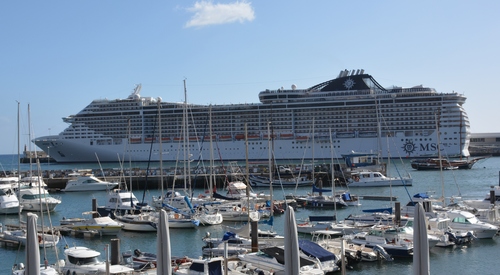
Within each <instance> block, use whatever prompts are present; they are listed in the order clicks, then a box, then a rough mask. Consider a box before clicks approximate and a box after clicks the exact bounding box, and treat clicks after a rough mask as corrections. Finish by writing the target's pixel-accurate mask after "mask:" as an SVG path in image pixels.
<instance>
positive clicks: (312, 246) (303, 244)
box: [299, 240, 337, 262]
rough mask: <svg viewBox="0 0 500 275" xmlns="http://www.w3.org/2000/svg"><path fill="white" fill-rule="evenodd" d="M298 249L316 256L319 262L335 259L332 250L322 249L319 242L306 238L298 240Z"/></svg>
mask: <svg viewBox="0 0 500 275" xmlns="http://www.w3.org/2000/svg"><path fill="white" fill-rule="evenodd" d="M299 249H300V250H301V251H302V252H304V254H306V255H307V256H312V257H315V258H318V260H320V261H321V262H324V261H331V260H336V259H337V257H336V256H335V254H333V253H332V252H330V251H328V250H326V249H324V248H323V247H321V246H320V245H319V244H317V243H315V242H311V241H308V240H299Z"/></svg>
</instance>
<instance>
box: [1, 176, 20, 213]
mask: <svg viewBox="0 0 500 275" xmlns="http://www.w3.org/2000/svg"><path fill="white" fill-rule="evenodd" d="M22 209H23V205H22V204H20V203H19V200H18V198H17V196H16V194H15V192H14V190H13V189H12V185H11V184H10V183H3V184H0V214H18V213H19V212H21V211H22Z"/></svg>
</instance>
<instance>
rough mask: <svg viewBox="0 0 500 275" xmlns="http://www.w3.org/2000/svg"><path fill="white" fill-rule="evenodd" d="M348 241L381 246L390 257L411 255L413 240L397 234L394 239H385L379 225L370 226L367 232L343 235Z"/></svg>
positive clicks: (372, 246)
mask: <svg viewBox="0 0 500 275" xmlns="http://www.w3.org/2000/svg"><path fill="white" fill-rule="evenodd" d="M345 237H346V238H347V240H348V242H349V243H353V244H357V245H364V246H366V247H370V248H374V247H376V246H381V247H382V248H384V250H385V251H387V253H389V255H391V256H392V257H412V256H413V242H412V241H411V240H408V239H403V238H401V237H399V236H398V235H397V234H396V235H395V236H394V239H390V240H388V239H386V234H385V230H384V229H383V228H380V227H374V228H371V229H370V230H369V231H368V232H366V231H363V232H359V233H356V234H354V235H346V236H345Z"/></svg>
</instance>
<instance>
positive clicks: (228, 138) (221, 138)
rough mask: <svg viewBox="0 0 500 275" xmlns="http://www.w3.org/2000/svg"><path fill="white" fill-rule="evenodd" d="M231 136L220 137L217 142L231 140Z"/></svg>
mask: <svg viewBox="0 0 500 275" xmlns="http://www.w3.org/2000/svg"><path fill="white" fill-rule="evenodd" d="M232 139H233V136H231V135H220V136H219V140H232Z"/></svg>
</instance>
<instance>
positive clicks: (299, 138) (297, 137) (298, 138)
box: [295, 136, 309, 141]
mask: <svg viewBox="0 0 500 275" xmlns="http://www.w3.org/2000/svg"><path fill="white" fill-rule="evenodd" d="M295 139H296V140H298V141H306V140H308V139H309V136H296V137H295Z"/></svg>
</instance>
